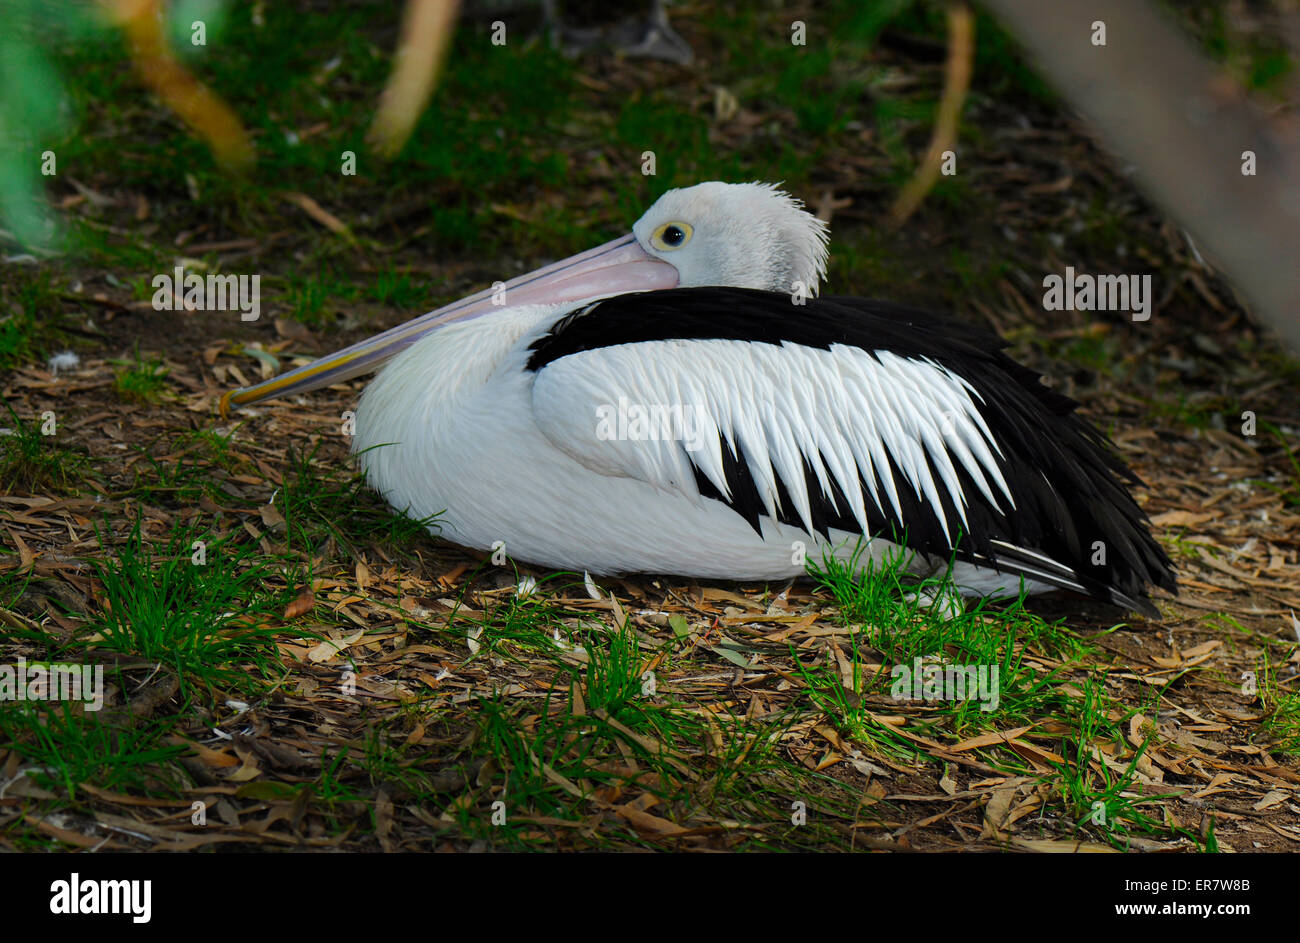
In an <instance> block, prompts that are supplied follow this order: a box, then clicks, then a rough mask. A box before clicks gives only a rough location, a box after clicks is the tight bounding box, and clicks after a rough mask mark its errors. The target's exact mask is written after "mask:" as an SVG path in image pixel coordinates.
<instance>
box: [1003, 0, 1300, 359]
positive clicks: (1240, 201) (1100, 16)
mask: <svg viewBox="0 0 1300 943" xmlns="http://www.w3.org/2000/svg"><path fill="white" fill-rule="evenodd" d="M984 3H985V5H986V6H987V7H988V8H989V9H990V10H992V11H994V12H995V13H996V14H997V15H998V16H999V17H1000V18H1001V19H1002V21H1003V22H1004V24H1005V25H1006V26H1007V27H1008V28H1009V29H1010V30H1011V31H1012V32H1014V33H1015V34H1016V36H1017V37H1018V38H1019V39H1020V41H1021V42H1022V43H1023V44H1024V45H1025V46H1026V47H1027V48H1028V50H1029V51H1030V53H1032V54H1033V56H1034V57H1035V58H1036V59H1037V60H1038V64H1039V67H1040V68H1041V69H1042V71H1043V72H1044V74H1046V75H1047V76H1048V77H1050V78H1051V79H1052V80H1053V81H1054V83H1055V84H1056V85H1057V87H1058V88H1059V89H1060V90H1061V92H1062V93H1063V94H1064V95H1065V96H1066V97H1067V98H1068V99H1069V100H1070V101H1071V102H1072V103H1073V104H1074V105H1075V106H1076V107H1077V108H1078V109H1079V111H1080V112H1082V113H1083V115H1084V116H1085V117H1086V118H1087V119H1088V120H1089V122H1091V123H1092V125H1093V126H1094V128H1095V129H1096V131H1097V132H1098V134H1099V135H1100V137H1101V138H1102V139H1103V140H1104V142H1105V143H1106V145H1107V146H1109V147H1110V148H1111V149H1112V150H1113V151H1115V153H1116V154H1118V155H1119V156H1120V158H1121V159H1122V160H1124V161H1125V162H1129V163H1132V164H1133V165H1134V166H1135V168H1136V173H1137V177H1138V179H1139V181H1140V182H1141V184H1142V186H1143V189H1144V190H1145V191H1146V192H1147V193H1148V194H1150V195H1151V196H1152V197H1153V198H1154V199H1155V200H1156V201H1157V202H1159V203H1160V204H1161V205H1162V206H1163V207H1164V208H1165V210H1167V211H1168V212H1169V213H1170V215H1172V216H1173V217H1175V218H1176V219H1177V220H1178V221H1179V222H1180V223H1181V224H1182V225H1184V226H1185V227H1186V228H1187V229H1188V230H1189V231H1190V232H1191V233H1192V234H1193V235H1194V236H1195V237H1196V239H1197V242H1198V244H1199V246H1200V247H1201V248H1202V249H1204V250H1208V252H1209V253H1210V255H1211V256H1212V257H1213V258H1214V259H1215V260H1216V262H1217V264H1218V265H1219V266H1220V267H1221V268H1222V270H1223V272H1224V274H1225V275H1227V276H1228V277H1229V278H1230V279H1231V280H1232V281H1233V282H1234V283H1236V284H1237V286H1238V287H1239V288H1240V289H1241V290H1242V291H1243V292H1244V293H1245V294H1246V295H1247V296H1248V297H1249V298H1250V300H1251V301H1252V302H1253V303H1254V305H1255V307H1256V313H1257V315H1258V317H1259V319H1260V320H1261V321H1263V322H1264V323H1265V324H1267V325H1268V326H1270V327H1272V328H1273V329H1274V330H1276V331H1277V332H1278V333H1279V334H1281V335H1282V337H1283V338H1284V339H1285V340H1286V341H1287V342H1288V343H1290V345H1291V346H1292V348H1294V349H1296V350H1300V277H1297V275H1296V273H1297V271H1300V140H1298V136H1297V124H1296V119H1295V118H1294V117H1289V116H1283V115H1279V116H1278V117H1276V118H1275V119H1274V120H1272V121H1270V120H1269V119H1268V118H1267V117H1265V116H1264V115H1263V114H1262V113H1261V111H1260V110H1259V109H1258V108H1257V107H1255V106H1253V105H1252V104H1251V102H1250V101H1248V100H1247V99H1246V97H1245V95H1244V93H1243V92H1242V91H1241V89H1240V88H1239V87H1238V86H1237V85H1236V83H1235V82H1233V81H1232V80H1231V79H1230V78H1228V77H1227V76H1226V75H1223V74H1221V73H1219V72H1217V71H1216V70H1214V69H1213V68H1212V67H1211V66H1210V65H1209V64H1207V63H1206V62H1205V61H1204V60H1203V59H1202V57H1201V56H1200V55H1199V54H1198V53H1197V51H1196V50H1195V48H1193V46H1192V44H1191V43H1190V42H1188V40H1187V39H1186V38H1184V37H1183V36H1182V35H1181V34H1180V33H1179V32H1178V31H1177V30H1176V29H1174V28H1173V27H1172V26H1171V25H1170V24H1169V23H1168V22H1166V20H1165V19H1164V18H1163V17H1162V16H1161V15H1160V14H1158V13H1157V12H1156V11H1155V10H1153V9H1152V8H1151V7H1150V6H1148V5H1147V4H1146V3H1144V2H1141V0H1089V2H1088V3H1085V4H1080V3H1076V2H1072V0H1055V2H1048V0H984ZM1096 21H1101V22H1103V23H1105V25H1106V26H1105V28H1106V45H1104V46H1094V45H1093V44H1092V41H1091V36H1092V33H1093V25H1092V24H1093V23H1094V22H1096ZM1244 151H1253V152H1254V154H1255V156H1256V161H1257V174H1258V175H1257V176H1246V175H1244V174H1243V173H1242V162H1243V157H1242V152H1244Z"/></svg>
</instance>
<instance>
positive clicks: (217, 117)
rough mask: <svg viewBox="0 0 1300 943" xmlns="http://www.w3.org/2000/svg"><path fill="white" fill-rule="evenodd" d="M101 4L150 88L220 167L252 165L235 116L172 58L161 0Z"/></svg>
mask: <svg viewBox="0 0 1300 943" xmlns="http://www.w3.org/2000/svg"><path fill="white" fill-rule="evenodd" d="M101 2H103V3H104V4H105V6H106V7H107V9H108V11H109V14H110V16H112V17H113V19H114V20H115V21H116V22H117V24H118V25H119V26H120V27H121V28H122V31H123V32H124V33H126V38H127V44H128V46H129V47H130V50H131V59H132V61H133V62H134V63H135V68H136V71H137V72H138V73H139V74H140V78H141V79H142V80H143V81H144V83H145V84H146V85H147V86H149V89H150V90H151V91H152V92H153V93H154V94H155V95H157V96H158V98H159V99H160V100H161V101H162V102H163V104H165V105H166V106H167V107H168V108H170V109H171V110H172V111H173V112H175V113H176V115H177V117H179V118H180V119H181V120H182V121H184V122H185V123H186V124H187V125H188V126H189V127H190V129H191V130H193V132H194V133H195V134H197V135H198V136H199V137H201V138H202V139H203V140H205V141H206V142H207V143H208V146H209V147H210V148H212V153H213V156H215V157H216V159H217V162H218V163H220V164H223V165H224V166H226V167H230V168H232V169H236V170H242V169H243V168H245V167H247V166H248V165H250V164H251V163H252V162H253V146H252V144H251V143H250V142H249V140H248V135H247V134H246V133H245V132H244V127H243V125H242V124H240V122H239V119H238V118H237V117H236V116H235V113H234V112H233V111H231V110H230V109H229V108H228V107H227V106H226V104H225V102H223V101H222V100H221V99H220V98H219V97H217V96H216V95H215V94H213V93H212V92H210V91H209V90H208V89H207V87H206V86H205V85H203V83H201V82H200V81H199V80H198V79H196V78H195V77H194V76H193V75H191V74H190V73H189V71H188V70H187V69H186V68H185V67H184V66H183V65H181V64H180V63H179V62H178V61H177V60H176V57H175V56H174V55H173V54H172V51H171V47H170V46H169V44H168V42H167V34H166V31H165V29H164V26H163V13H164V10H163V3H162V0H101Z"/></svg>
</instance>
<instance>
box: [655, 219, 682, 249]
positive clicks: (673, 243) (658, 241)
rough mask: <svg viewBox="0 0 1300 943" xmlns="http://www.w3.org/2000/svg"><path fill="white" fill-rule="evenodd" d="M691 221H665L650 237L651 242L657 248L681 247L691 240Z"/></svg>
mask: <svg viewBox="0 0 1300 943" xmlns="http://www.w3.org/2000/svg"><path fill="white" fill-rule="evenodd" d="M692 232H693V230H692V229H691V224H690V223H664V224H663V225H662V226H660V227H659V228H658V229H656V230H655V231H654V235H652V236H651V237H650V244H651V245H652V246H654V247H655V248H656V249H665V250H666V249H680V248H681V247H682V246H684V245H686V243H688V242H690V241H691V233H692Z"/></svg>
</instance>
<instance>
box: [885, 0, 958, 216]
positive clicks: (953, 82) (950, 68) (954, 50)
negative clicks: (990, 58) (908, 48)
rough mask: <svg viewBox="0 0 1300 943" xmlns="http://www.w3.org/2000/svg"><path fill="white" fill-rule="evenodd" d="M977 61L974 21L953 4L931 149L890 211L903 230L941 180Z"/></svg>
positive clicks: (949, 8)
mask: <svg viewBox="0 0 1300 943" xmlns="http://www.w3.org/2000/svg"><path fill="white" fill-rule="evenodd" d="M974 59H975V17H974V16H973V15H972V14H971V10H970V7H968V6H967V5H966V4H965V3H951V4H949V5H948V62H947V65H946V66H945V68H944V82H943V96H942V97H941V98H940V99H939V111H938V114H937V115H936V117H935V122H934V131H933V132H932V133H931V136H930V149H929V150H928V151H926V154H925V159H924V160H923V161H922V162H921V166H920V167H918V168H917V171H916V174H915V175H914V176H913V177H912V179H911V180H909V181H908V182H907V186H905V187H903V190H902V192H901V193H899V194H898V199H897V200H895V201H894V205H893V207H892V208H891V209H890V215H891V216H892V218H893V223H894V225H895V226H901V225H902V224H903V223H904V222H905V221H906V220H907V218H908V217H909V216H911V215H912V213H913V212H915V210H916V208H917V207H918V206H920V205H921V200H923V199H924V198H925V195H926V194H927V193H929V192H930V189H931V188H932V187H933V186H934V184H935V181H937V180H938V179H939V165H940V164H941V163H942V162H943V152H944V151H947V150H951V149H952V147H953V145H954V144H955V143H956V141H957V122H958V120H960V118H961V107H962V104H963V103H964V102H965V101H966V92H967V90H968V89H969V88H970V75H971V67H972V63H973V62H974Z"/></svg>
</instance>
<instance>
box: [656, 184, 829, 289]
mask: <svg viewBox="0 0 1300 943" xmlns="http://www.w3.org/2000/svg"><path fill="white" fill-rule="evenodd" d="M632 233H633V235H635V236H636V241H637V243H638V244H639V245H640V247H641V248H642V249H644V250H645V251H646V252H647V253H648V254H649V255H651V256H653V257H654V258H656V259H662V260H663V261H664V262H667V263H668V264H669V265H671V266H672V267H673V268H675V269H677V283H678V285H679V286H681V287H682V288H696V287H699V286H703V285H726V286H728V287H731V288H759V289H763V290H766V291H779V292H786V293H789V292H791V291H794V290H795V289H796V286H795V284H794V283H795V282H799V283H800V284H801V286H802V288H803V290H804V292H805V293H806V294H808V295H815V294H817V288H818V286H819V285H820V284H821V281H822V279H823V278H824V277H825V276H826V253H827V242H828V241H829V239H830V232H829V230H828V229H827V227H826V224H825V223H823V222H822V221H821V220H820V219H818V218H817V217H816V216H813V215H812V214H811V213H809V212H808V211H807V210H805V209H804V208H803V203H801V202H800V201H799V200H797V199H795V198H794V197H792V196H790V195H789V194H788V193H786V192H785V191H784V190H781V189H780V188H778V187H777V186H775V185H774V184H770V183H718V182H716V181H715V182H711V183H701V184H697V185H695V186H693V187H686V188H684V189H681V190H669V191H668V192H667V193H665V194H664V195H663V196H661V197H660V198H659V199H658V200H656V201H655V204H654V205H653V206H652V207H650V209H648V210H646V211H645V215H644V216H642V217H641V218H640V219H639V220H637V221H636V225H634V226H633V227H632Z"/></svg>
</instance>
